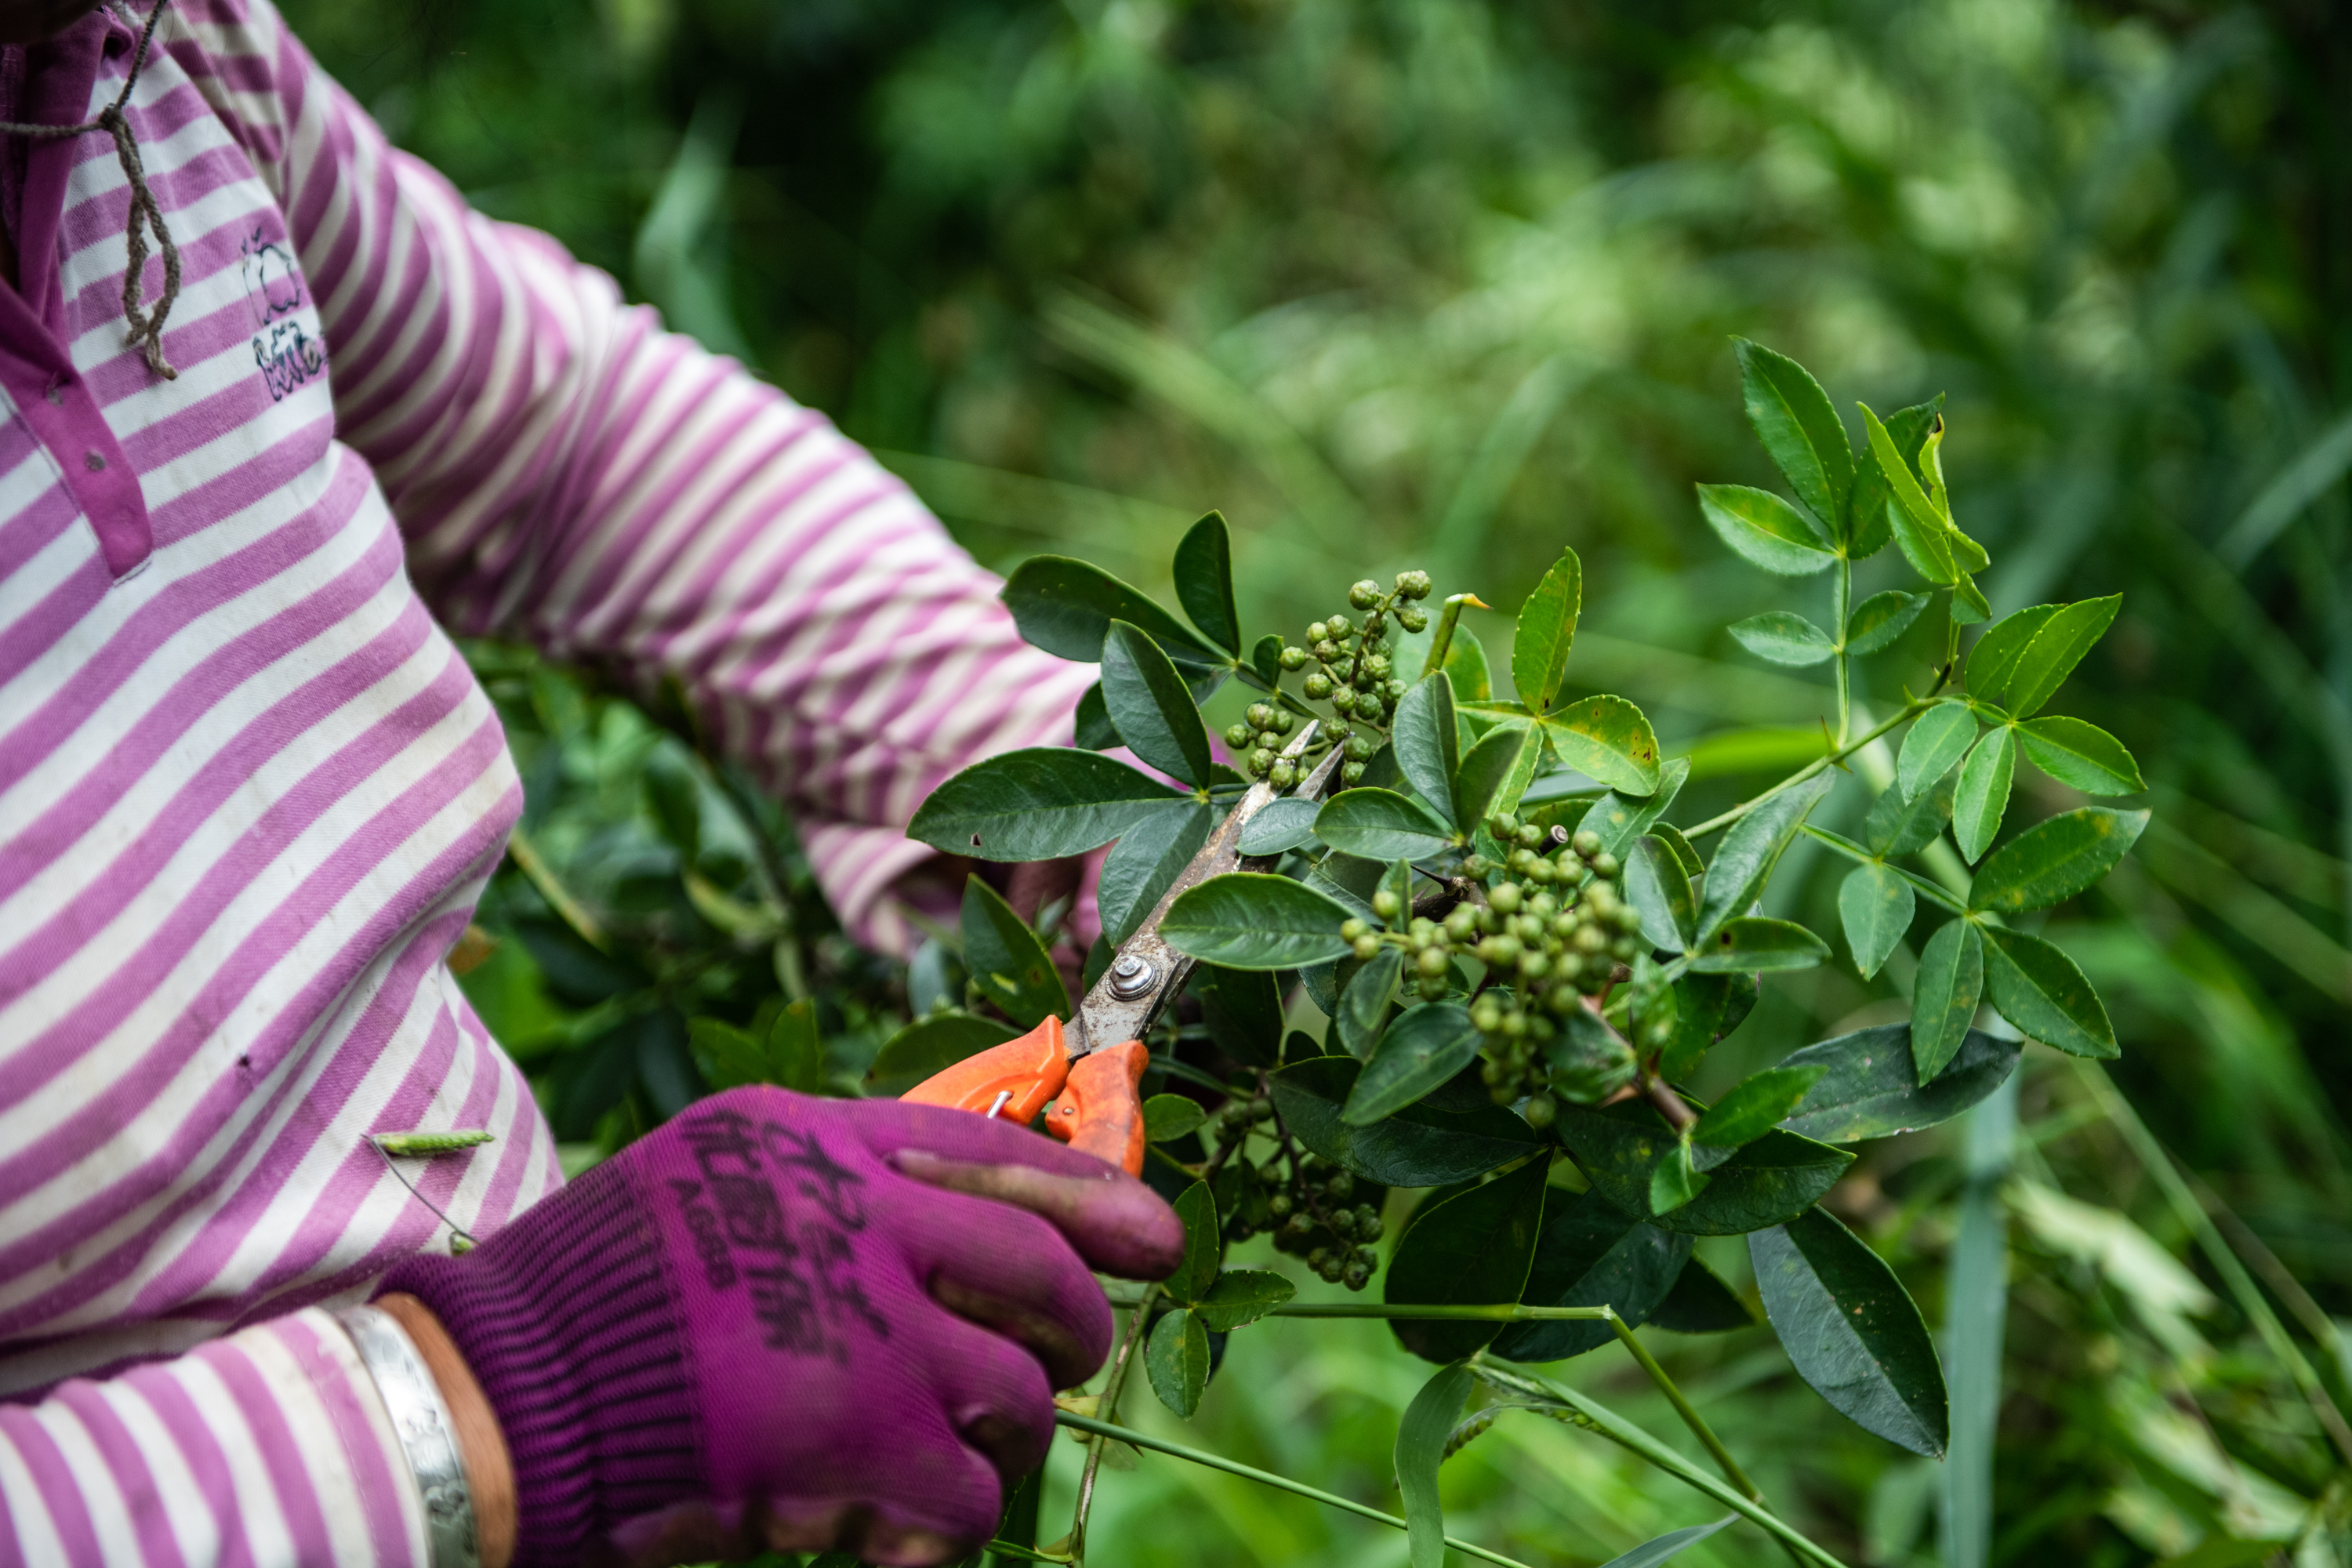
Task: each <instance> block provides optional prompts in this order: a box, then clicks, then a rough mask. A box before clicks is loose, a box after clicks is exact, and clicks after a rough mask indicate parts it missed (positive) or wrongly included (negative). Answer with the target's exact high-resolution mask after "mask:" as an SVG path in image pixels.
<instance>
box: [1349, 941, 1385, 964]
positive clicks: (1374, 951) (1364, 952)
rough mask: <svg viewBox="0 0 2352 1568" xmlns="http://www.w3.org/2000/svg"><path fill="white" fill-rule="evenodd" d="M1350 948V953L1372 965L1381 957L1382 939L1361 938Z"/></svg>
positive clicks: (1350, 944)
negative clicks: (1374, 960) (1373, 961)
mask: <svg viewBox="0 0 2352 1568" xmlns="http://www.w3.org/2000/svg"><path fill="white" fill-rule="evenodd" d="M1349 949H1350V951H1352V952H1354V953H1355V955H1356V956H1357V957H1358V958H1359V959H1360V960H1362V961H1363V962H1364V963H1370V962H1371V961H1372V960H1373V959H1376V958H1378V957H1379V956H1380V955H1381V939H1380V938H1379V937H1376V936H1360V937H1358V938H1357V939H1356V940H1355V941H1354V942H1351V943H1349Z"/></svg>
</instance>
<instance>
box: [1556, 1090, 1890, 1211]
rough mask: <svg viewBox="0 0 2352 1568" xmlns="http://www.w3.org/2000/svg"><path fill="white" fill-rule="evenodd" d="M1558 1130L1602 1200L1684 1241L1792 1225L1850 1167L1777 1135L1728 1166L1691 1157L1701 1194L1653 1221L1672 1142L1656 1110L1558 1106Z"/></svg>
mask: <svg viewBox="0 0 2352 1568" xmlns="http://www.w3.org/2000/svg"><path fill="white" fill-rule="evenodd" d="M1558 1127H1559V1139H1560V1142H1563V1143H1565V1144H1567V1145H1568V1147H1569V1150H1570V1152H1572V1153H1574V1154H1575V1156H1576V1159H1577V1163H1579V1164H1580V1165H1581V1166H1582V1167H1583V1168H1584V1170H1585V1173H1587V1174H1588V1175H1590V1176H1591V1178H1592V1184H1593V1186H1594V1188H1595V1189H1596V1190H1598V1191H1599V1192H1600V1193H1601V1195H1602V1196H1603V1197H1605V1198H1607V1199H1608V1200H1609V1201H1610V1202H1611V1203H1612V1204H1615V1205H1617V1206H1618V1207H1619V1208H1621V1209H1623V1210H1624V1211H1625V1212H1626V1213H1627V1214H1630V1215H1636V1216H1638V1217H1649V1218H1651V1220H1652V1223H1654V1224H1655V1225H1657V1226H1660V1227H1662V1228H1664V1229H1666V1230H1671V1231H1675V1232H1676V1233H1678V1234H1680V1235H1685V1236H1741V1235H1745V1234H1746V1233H1747V1232H1748V1231H1751V1230H1756V1229H1759V1228H1760V1227H1761V1226H1768V1225H1780V1224H1783V1223H1785V1222H1786V1221H1788V1220H1790V1219H1794V1218H1795V1217H1796V1216H1797V1215H1801V1214H1802V1213H1804V1211H1805V1210H1806V1209H1807V1208H1809V1207H1811V1205H1812V1204H1813V1202H1814V1200H1816V1199H1818V1198H1819V1197H1820V1196H1821V1195H1822V1194H1823V1193H1825V1192H1828V1191H1829V1190H1830V1188H1831V1186H1832V1184H1835V1183H1836V1181H1837V1179H1838V1177H1840V1176H1841V1175H1843V1174H1844V1173H1845V1169H1846V1167H1847V1166H1849V1165H1851V1164H1853V1155H1852V1154H1851V1153H1848V1152H1846V1151H1844V1150H1843V1149H1832V1148H1831V1147H1830V1146H1829V1145H1827V1144H1824V1143H1817V1142H1814V1141H1813V1140H1811V1139H1810V1138H1804V1137H1800V1136H1798V1135H1797V1134H1796V1133H1793V1132H1787V1131H1778V1130H1776V1131H1771V1132H1768V1133H1766V1134H1765V1135H1764V1136H1763V1137H1761V1138H1759V1139H1757V1140H1756V1141H1755V1142H1752V1143H1749V1144H1748V1145H1747V1146H1746V1147H1744V1148H1742V1149H1741V1150H1740V1151H1739V1152H1738V1153H1736V1154H1733V1155H1732V1156H1730V1157H1729V1158H1728V1159H1724V1158H1722V1151H1720V1150H1717V1149H1706V1150H1703V1151H1696V1154H1697V1156H1698V1157H1697V1158H1696V1161H1695V1163H1696V1164H1702V1165H1706V1167H1707V1172H1706V1174H1707V1186H1706V1191H1705V1192H1703V1193H1701V1194H1699V1195H1698V1196H1697V1197H1696V1198H1694V1199H1693V1200H1691V1201H1690V1202H1689V1203H1687V1204H1685V1205H1683V1206H1682V1207H1680V1208H1678V1209H1675V1210H1674V1211H1672V1212H1671V1213H1667V1214H1662V1215H1659V1214H1654V1212H1653V1211H1652V1210H1651V1208H1650V1193H1651V1179H1652V1174H1653V1173H1654V1171H1655V1169H1656V1167H1657V1165H1658V1163H1659V1162H1660V1161H1661V1160H1663V1159H1664V1158H1665V1157H1666V1154H1667V1152H1669V1150H1671V1149H1672V1148H1673V1147H1674V1146H1675V1143H1676V1142H1677V1140H1676V1139H1675V1135H1674V1133H1673V1132H1672V1131H1670V1130H1668V1128H1667V1127H1666V1124H1665V1121H1664V1120H1663V1119H1662V1118H1661V1117H1660V1116H1659V1115H1658V1113H1657V1112H1656V1111H1655V1110H1652V1109H1651V1108H1650V1107H1649V1106H1647V1105H1641V1104H1635V1103H1633V1102H1631V1101H1625V1102H1621V1103H1619V1104H1616V1105H1612V1106H1609V1107H1607V1108H1605V1109H1602V1110H1586V1109H1585V1108H1583V1107H1581V1106H1572V1105H1571V1106H1565V1107H1562V1108H1561V1110H1560V1113H1559V1123H1558ZM1718 1162H1719V1163H1718Z"/></svg>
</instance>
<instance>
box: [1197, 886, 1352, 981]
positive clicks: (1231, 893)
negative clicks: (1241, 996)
mask: <svg viewBox="0 0 2352 1568" xmlns="http://www.w3.org/2000/svg"><path fill="white" fill-rule="evenodd" d="M1354 918H1355V911H1354V910H1350V909H1349V908H1348V906H1347V905H1345V904H1343V903H1341V902H1339V900H1337V899H1334V898H1332V897H1330V896H1329V895H1328V894H1326V893H1318V892H1317V891H1316V890H1315V889H1312V888H1310V887H1308V886H1307V885H1306V884H1305V883H1303V882H1294V881H1292V880H1291V879H1289V878H1287V877H1276V876H1272V875H1269V874H1267V873H1265V872H1260V871H1231V872H1228V873H1226V874H1225V875H1224V876H1222V877H1212V878H1210V879H1208V880H1207V881H1205V882H1202V883H1201V884H1200V885H1199V886H1198V887H1194V888H1188V889H1185V890H1184V891H1183V892H1181V893H1180V894H1178V895H1177V897H1176V900H1175V901H1174V902H1173V903H1171V904H1170V905H1169V906H1168V913H1167V915H1166V916H1165V917H1164V918H1163V919H1162V920H1161V921H1160V936H1161V937H1162V938H1164V939H1165V940H1166V942H1167V943H1168V945H1169V946H1171V947H1172V948H1174V949H1175V950H1176V951H1177V952H1181V953H1185V954H1187V955H1189V956H1191V957H1193V958H1197V959H1200V960H1201V961H1202V962H1203V963H1220V964H1223V965H1224V966H1225V967H1226V968H1227V969H1297V968H1300V967H1303V966H1304V965H1307V964H1309V963H1323V962H1324V961H1325V960H1327V959H1334V958H1339V957H1341V956H1343V955H1344V954H1346V952H1348V943H1347V942H1345V941H1344V940H1342V939H1341V937H1340V935H1339V927H1340V926H1341V925H1343V924H1345V923H1346V922H1347V921H1350V920H1352V919H1354Z"/></svg>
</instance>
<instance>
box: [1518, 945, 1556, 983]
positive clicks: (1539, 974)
mask: <svg viewBox="0 0 2352 1568" xmlns="http://www.w3.org/2000/svg"><path fill="white" fill-rule="evenodd" d="M1550 970H1551V960H1550V959H1549V958H1548V957H1546V956H1545V955H1544V953H1543V952H1542V951H1541V950H1540V949H1536V948H1530V949H1528V951H1527V952H1523V953H1521V954H1519V973H1521V974H1523V975H1525V976H1526V977H1527V978H1528V979H1529V980H1541V979H1542V978H1543V977H1544V976H1545V974H1547V973H1549V972H1550Z"/></svg>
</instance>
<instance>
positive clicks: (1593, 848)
mask: <svg viewBox="0 0 2352 1568" xmlns="http://www.w3.org/2000/svg"><path fill="white" fill-rule="evenodd" d="M1569 845H1570V847H1571V848H1573V849H1574V850H1575V851H1576V852H1577V853H1578V854H1579V855H1581V856H1583V857H1584V858H1586V859H1587V860H1590V859H1591V858H1593V857H1594V856H1595V855H1598V854H1600V853H1601V835H1599V834H1598V833H1595V832H1593V831H1592V829H1591V828H1590V827H1580V828H1579V829H1577V832H1576V837H1573V838H1571V839H1570V840H1569Z"/></svg>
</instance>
